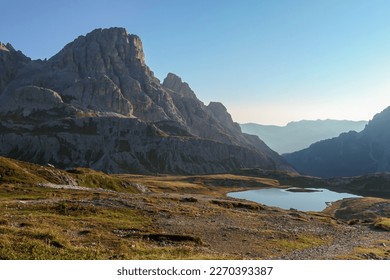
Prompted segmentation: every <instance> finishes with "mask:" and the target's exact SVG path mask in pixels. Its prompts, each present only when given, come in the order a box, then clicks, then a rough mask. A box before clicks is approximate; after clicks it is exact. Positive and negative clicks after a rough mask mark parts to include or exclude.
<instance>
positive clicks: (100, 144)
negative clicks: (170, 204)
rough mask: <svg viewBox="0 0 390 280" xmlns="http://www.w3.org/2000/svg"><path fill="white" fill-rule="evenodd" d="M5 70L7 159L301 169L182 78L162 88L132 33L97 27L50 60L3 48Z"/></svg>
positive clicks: (0, 130) (195, 169) (186, 168)
mask: <svg viewBox="0 0 390 280" xmlns="http://www.w3.org/2000/svg"><path fill="white" fill-rule="evenodd" d="M0 66H1V68H0V155H4V156H8V157H12V158H16V159H21V160H25V161H31V162H36V163H40V164H46V163H51V164H54V165H56V166H58V167H62V168H71V167H77V166H83V167H91V168H94V169H98V170H103V171H106V172H113V173H121V172H141V173H148V172H160V173H188V174H194V173H216V172H228V171H231V170H234V169H237V168H242V167H259V168H264V169H286V170H292V168H291V167H290V166H289V165H288V164H286V163H285V161H284V160H283V159H282V158H281V157H280V156H279V155H278V154H277V153H275V152H274V151H272V150H271V149H270V148H269V147H268V146H267V145H265V144H264V143H263V142H262V141H261V140H260V139H259V138H258V137H255V136H252V135H247V134H245V133H242V132H241V129H240V127H239V125H238V124H237V123H235V122H233V120H232V118H231V116H230V114H229V113H228V112H227V110H226V108H225V107H224V106H223V105H222V104H221V103H218V102H212V103H210V104H209V105H208V106H206V105H204V104H203V103H202V102H201V101H200V100H199V99H198V98H197V97H196V95H195V93H194V92H193V91H192V90H191V88H190V87H189V85H188V84H187V83H185V82H182V80H181V78H179V77H178V76H176V75H175V74H172V73H170V74H168V76H167V77H166V78H165V80H164V82H163V83H160V81H159V80H158V79H157V78H156V77H155V76H154V74H153V72H152V71H151V70H150V69H149V67H148V66H147V65H146V63H145V58H144V53H143V48H142V42H141V40H140V38H139V37H138V36H136V35H130V34H128V33H127V31H126V30H125V29H124V28H109V29H97V30H94V31H92V32H90V33H89V34H87V35H86V36H80V37H78V38H77V39H76V40H74V41H73V42H71V43H69V44H68V45H66V46H65V47H64V48H63V49H62V50H61V51H60V52H59V53H57V54H56V55H54V56H53V57H52V58H50V59H49V60H44V61H42V60H31V59H30V58H28V57H26V56H25V55H23V54H22V53H21V52H20V51H16V50H15V49H14V48H13V47H12V46H11V45H10V44H7V45H4V44H1V45H0Z"/></svg>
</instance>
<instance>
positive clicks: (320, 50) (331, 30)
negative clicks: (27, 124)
mask: <svg viewBox="0 0 390 280" xmlns="http://www.w3.org/2000/svg"><path fill="white" fill-rule="evenodd" d="M1 9H2V24H1V25H0V41H2V42H10V43H11V44H12V45H13V46H14V47H15V48H16V49H20V50H21V51H23V52H24V53H25V54H26V55H28V56H30V57H32V58H34V59H36V58H42V59H43V58H49V57H51V56H52V55H54V54H55V53H57V52H58V51H59V50H60V49H61V48H62V47H63V46H64V45H65V44H66V43H69V42H70V41H72V40H74V39H75V38H76V37H77V36H79V35H85V34H86V33H88V32H90V31H92V30H93V29H95V28H100V27H102V28H104V27H112V26H122V27H125V28H126V29H127V30H128V32H129V33H133V34H137V35H139V36H140V37H141V39H142V41H143V46H144V51H145V56H146V62H147V64H148V65H149V66H150V68H151V69H152V70H153V71H154V72H155V75H156V76H157V77H158V78H159V79H161V80H162V79H164V77H165V76H166V74H167V73H168V72H173V73H176V74H177V75H179V76H181V77H182V79H183V80H184V81H186V82H188V83H189V85H190V86H191V87H192V88H193V90H194V91H195V93H196V94H197V96H198V97H199V99H201V100H202V101H204V102H205V103H206V104H207V103H208V102H209V101H220V102H222V103H224V104H225V106H226V107H227V108H228V110H229V112H230V113H231V114H232V115H233V119H234V120H235V121H238V122H258V123H263V124H285V123H287V122H289V121H295V120H300V119H326V118H332V119H353V120H362V119H365V120H368V119H370V118H372V116H373V115H374V114H375V113H378V112H380V111H381V110H383V109H384V108H386V107H387V106H390V36H389V34H390V17H389V14H390V1H387V0H367V1H362V0H342V1H341V0H306V1H305V0H295V1H294V0H245V1H228V0H226V1H222V0H213V1H210V0H208V1H203V0H197V1H189V0H181V1H179V0H164V1H157V0H142V1H141V0H140V1H135V0H95V1H88V0H84V1H82V0H73V1H72V0H68V1H48V0H36V1H27V0H26V1H22V0H13V1H1Z"/></svg>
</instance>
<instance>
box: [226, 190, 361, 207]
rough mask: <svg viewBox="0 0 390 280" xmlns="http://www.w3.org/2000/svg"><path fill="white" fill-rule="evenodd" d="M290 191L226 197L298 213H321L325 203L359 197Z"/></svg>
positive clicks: (249, 192) (244, 193)
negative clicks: (297, 211) (291, 209)
mask: <svg viewBox="0 0 390 280" xmlns="http://www.w3.org/2000/svg"><path fill="white" fill-rule="evenodd" d="M290 190H292V191H290ZM290 190H288V189H277V188H270V189H260V190H249V191H242V192H232V193H229V194H228V196H230V197H233V198H240V199H246V200H251V201H254V202H258V203H261V204H265V205H268V206H276V207H280V208H283V209H290V208H294V209H297V210H300V211H322V210H324V209H325V208H326V207H327V203H331V202H334V201H337V200H340V199H343V198H351V197H360V196H358V195H353V194H349V193H337V192H333V191H330V190H327V189H308V190H309V192H302V191H294V190H293V189H290Z"/></svg>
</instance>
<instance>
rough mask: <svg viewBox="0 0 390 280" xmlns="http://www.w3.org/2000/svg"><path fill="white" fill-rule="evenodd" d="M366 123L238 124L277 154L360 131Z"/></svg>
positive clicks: (332, 121) (330, 121) (328, 121)
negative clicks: (341, 134) (349, 132)
mask: <svg viewBox="0 0 390 280" xmlns="http://www.w3.org/2000/svg"><path fill="white" fill-rule="evenodd" d="M366 124H367V122H366V121H348V120H316V121H309V120H303V121H297V122H290V123H288V124H287V125H286V126H276V125H262V124H255V123H245V124H240V126H241V129H242V131H243V132H245V133H249V134H254V135H257V136H259V137H260V139H262V140H263V141H264V142H265V143H266V144H267V145H268V146H269V147H270V148H271V149H273V150H274V151H276V152H278V153H279V154H284V153H292V152H295V151H299V150H302V149H304V148H307V147H309V146H310V145H311V144H313V143H315V142H317V141H320V140H325V139H328V138H333V137H336V136H338V135H340V133H343V132H348V131H351V130H354V131H361V130H362V129H363V128H364V126H365V125H366Z"/></svg>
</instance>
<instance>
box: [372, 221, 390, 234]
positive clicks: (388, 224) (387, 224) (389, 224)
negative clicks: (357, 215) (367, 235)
mask: <svg viewBox="0 0 390 280" xmlns="http://www.w3.org/2000/svg"><path fill="white" fill-rule="evenodd" d="M374 227H375V228H377V229H382V230H386V231H390V218H379V219H378V220H376V221H375V223H374Z"/></svg>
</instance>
